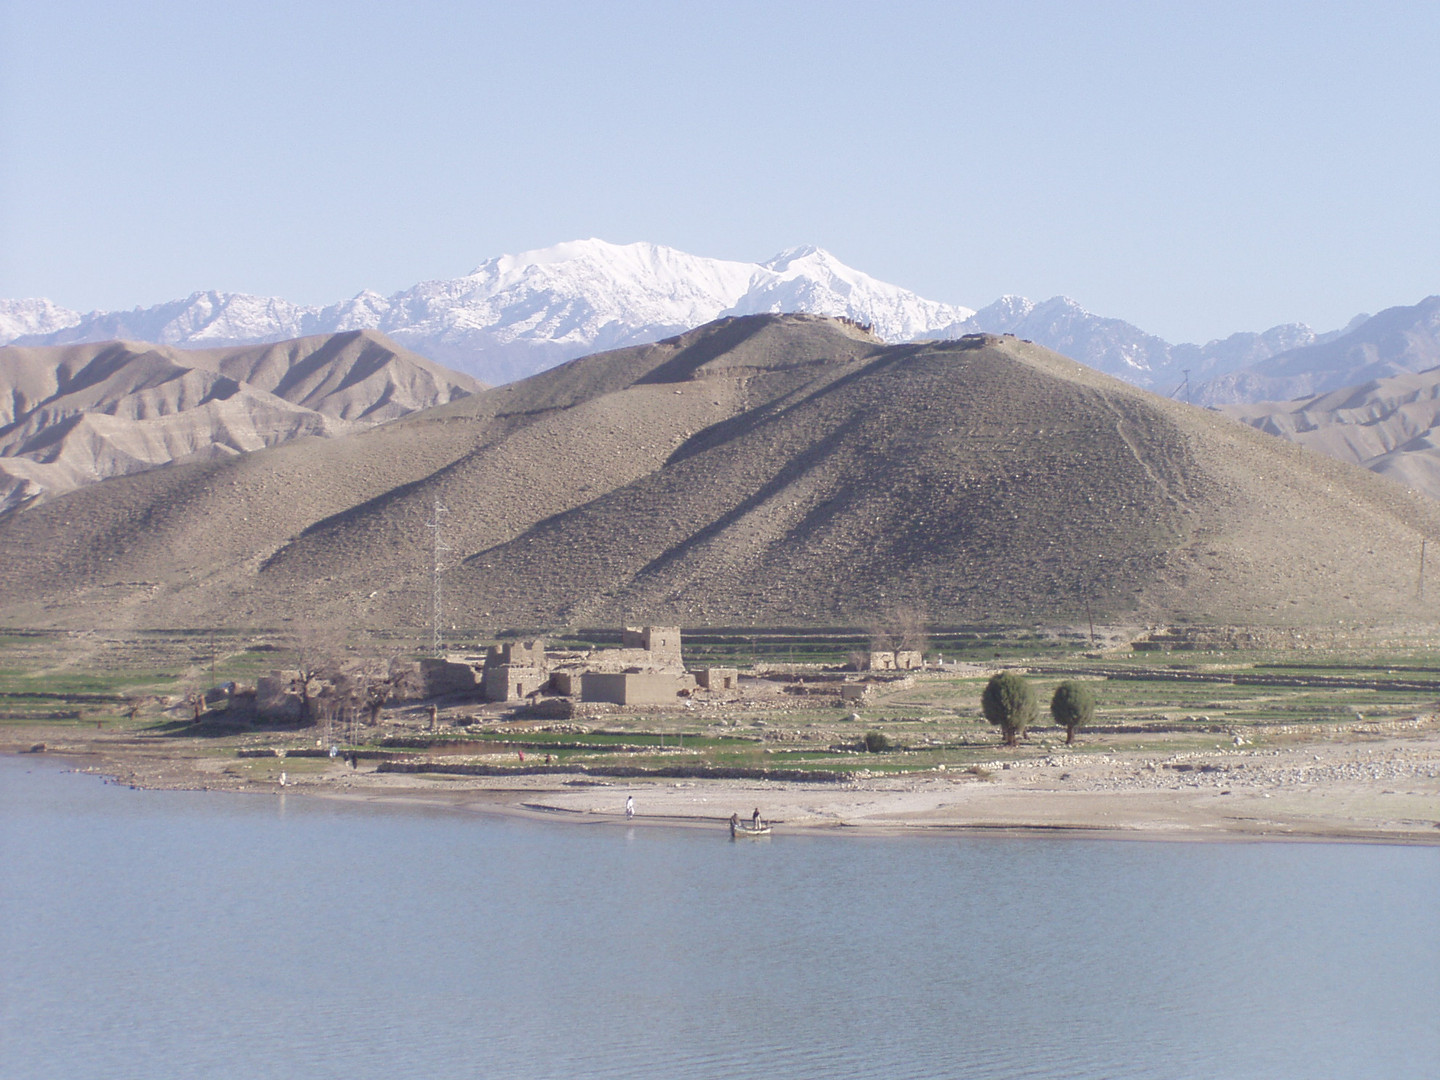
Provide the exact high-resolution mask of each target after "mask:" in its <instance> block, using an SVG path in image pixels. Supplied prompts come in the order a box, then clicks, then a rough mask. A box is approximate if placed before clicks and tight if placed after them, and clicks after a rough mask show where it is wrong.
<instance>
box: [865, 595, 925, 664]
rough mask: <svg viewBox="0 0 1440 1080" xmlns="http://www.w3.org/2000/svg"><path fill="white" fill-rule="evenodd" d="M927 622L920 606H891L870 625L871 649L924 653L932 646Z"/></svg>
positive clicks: (875, 650)
mask: <svg viewBox="0 0 1440 1080" xmlns="http://www.w3.org/2000/svg"><path fill="white" fill-rule="evenodd" d="M927 622H928V620H927V619H926V618H925V612H924V611H923V610H921V609H920V608H918V607H913V606H911V605H908V604H901V605H896V606H895V607H891V608H889V609H888V610H886V612H885V613H884V614H883V615H882V616H881V617H880V618H879V619H877V620H876V621H875V622H874V623H873V624H872V625H871V627H870V651H871V652H895V651H896V650H906V651H910V652H918V653H924V652H925V651H926V650H927V649H929V648H930V638H929V631H928V627H927V625H926V624H927Z"/></svg>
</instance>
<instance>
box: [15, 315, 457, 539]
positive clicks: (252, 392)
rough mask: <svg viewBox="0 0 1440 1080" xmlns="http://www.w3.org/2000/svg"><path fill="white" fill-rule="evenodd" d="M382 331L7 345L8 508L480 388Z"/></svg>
mask: <svg viewBox="0 0 1440 1080" xmlns="http://www.w3.org/2000/svg"><path fill="white" fill-rule="evenodd" d="M479 389H481V384H479V383H477V382H475V381H474V380H473V379H471V378H469V377H468V376H465V375H459V374H457V373H455V372H451V371H446V370H445V369H444V368H442V367H440V366H438V365H436V364H432V363H431V362H430V361H428V360H426V359H424V358H423V357H419V356H416V355H415V354H413V353H410V352H407V351H406V350H405V349H402V348H400V347H399V346H397V345H396V344H395V343H394V342H392V341H389V340H387V339H386V338H385V337H384V336H383V335H381V334H378V333H376V332H374V331H355V332H352V333H347V334H331V335H325V336H320V337H310V338H301V339H299V340H296V341H286V342H280V343H278V344H274V345H259V346H248V347H244V348H230V349H199V350H186V349H175V348H170V347H167V346H163V345H144V344H135V343H131V342H124V341H111V342H101V343H96V344H85V345H71V346H52V347H25V346H7V347H4V348H0V513H3V512H4V511H7V510H11V509H14V508H16V507H19V506H24V505H34V504H35V503H37V502H39V501H40V500H42V499H44V498H47V497H52V496H54V495H58V494H61V493H63V492H66V491H71V490H73V489H75V488H77V487H79V486H81V485H83V484H88V483H93V482H94V481H96V480H102V479H104V478H106V477H110V476H122V475H126V474H129V473H136V472H141V471H143V470H145V469H150V468H153V467H155V466H157V465H164V464H167V463H169V462H171V461H175V460H178V459H181V458H195V459H208V458H216V457H226V456H231V455H234V454H238V453H242V452H245V451H250V450H258V449H260V448H261V447H265V446H273V445H275V444H277V443H281V442H287V441H289V440H291V439H296V438H299V437H301V436H306V435H316V436H326V437H329V436H335V435H341V434H344V433H346V432H350V431H354V430H357V429H359V428H362V427H370V426H372V425H374V424H377V423H381V422H382V421H385V420H393V419H395V418H397V417H400V416H404V415H406V414H407V413H411V412H415V411H416V410H417V409H423V408H427V407H429V406H431V405H437V404H443V403H445V402H448V401H452V400H454V399H455V398H457V397H463V396H465V395H466V394H470V393H474V392H475V391H477V390H479Z"/></svg>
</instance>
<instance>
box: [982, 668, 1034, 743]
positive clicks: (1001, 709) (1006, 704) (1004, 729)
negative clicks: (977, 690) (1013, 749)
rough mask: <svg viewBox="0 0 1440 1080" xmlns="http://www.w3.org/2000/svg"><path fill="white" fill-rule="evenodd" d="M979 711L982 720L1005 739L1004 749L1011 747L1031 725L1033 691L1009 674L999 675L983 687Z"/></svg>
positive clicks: (1032, 721)
mask: <svg viewBox="0 0 1440 1080" xmlns="http://www.w3.org/2000/svg"><path fill="white" fill-rule="evenodd" d="M980 708H981V709H982V710H983V711H984V713H985V719H986V720H989V721H990V723H992V724H994V725H995V726H996V727H998V728H999V729H1000V733H1001V734H1002V735H1004V736H1005V745H1006V746H1014V745H1015V743H1016V742H1017V741H1018V740H1019V739H1020V737H1021V736H1022V735H1024V734H1025V729H1026V728H1027V727H1029V726H1030V725H1031V724H1032V723H1034V721H1035V714H1036V707H1035V691H1034V690H1032V689H1031V688H1030V684H1029V683H1028V682H1026V681H1025V680H1024V679H1023V678H1021V677H1020V676H1019V675H1016V674H1015V673H1014V672H1013V671H1002V672H1000V674H998V675H994V676H992V677H991V679H990V681H989V682H988V683H986V684H985V692H984V693H983V694H981V695H980Z"/></svg>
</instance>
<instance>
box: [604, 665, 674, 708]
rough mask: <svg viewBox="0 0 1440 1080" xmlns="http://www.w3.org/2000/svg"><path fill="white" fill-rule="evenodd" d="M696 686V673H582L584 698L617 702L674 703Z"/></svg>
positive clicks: (641, 703) (638, 703)
mask: <svg viewBox="0 0 1440 1080" xmlns="http://www.w3.org/2000/svg"><path fill="white" fill-rule="evenodd" d="M694 689H695V679H694V677H693V676H690V675H675V674H673V673H671V672H667V671H621V672H608V671H587V672H585V673H583V674H582V675H581V676H580V700H581V701H608V702H610V703H611V704H613V705H674V704H675V702H676V701H677V700H678V699H679V698H681V697H683V696H684V695H686V694H688V693H689V692H690V691H692V690H694Z"/></svg>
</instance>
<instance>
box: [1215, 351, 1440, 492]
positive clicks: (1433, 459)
mask: <svg viewBox="0 0 1440 1080" xmlns="http://www.w3.org/2000/svg"><path fill="white" fill-rule="evenodd" d="M1220 411H1221V412H1223V413H1225V414H1226V415H1227V416H1233V417H1234V418H1235V419H1237V420H1241V421H1243V422H1245V423H1247V424H1249V425H1250V426H1251V427H1254V428H1258V429H1259V430H1261V431H1264V432H1267V433H1269V434H1271V435H1278V436H1280V438H1282V439H1288V440H1290V441H1291V442H1295V443H1299V444H1300V445H1301V446H1308V447H1309V448H1310V449H1311V450H1317V451H1319V452H1320V453H1322V454H1328V455H1329V456H1330V457H1334V458H1339V459H1340V460H1341V461H1352V462H1354V463H1355V464H1356V465H1360V466H1363V467H1364V468H1367V469H1369V470H1370V471H1371V472H1376V473H1379V474H1380V475H1381V476H1388V477H1390V478H1391V479H1392V480H1396V481H1398V482H1400V483H1402V484H1404V485H1405V486H1406V487H1410V488H1414V489H1415V490H1416V491H1419V492H1421V493H1423V494H1425V495H1429V496H1430V497H1431V498H1432V499H1440V367H1434V368H1431V369H1430V370H1429V371H1421V372H1414V373H1412V372H1408V371H1407V372H1405V373H1404V374H1402V375H1395V376H1392V377H1390V378H1388V379H1374V380H1372V381H1370V382H1367V383H1364V384H1362V385H1360V386H1347V387H1345V388H1343V389H1341V390H1332V391H1331V392H1330V393H1328V394H1317V395H1316V396H1314V397H1309V398H1302V399H1300V400H1299V401H1261V402H1256V403H1254V404H1250V405H1224V406H1221V407H1220Z"/></svg>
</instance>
